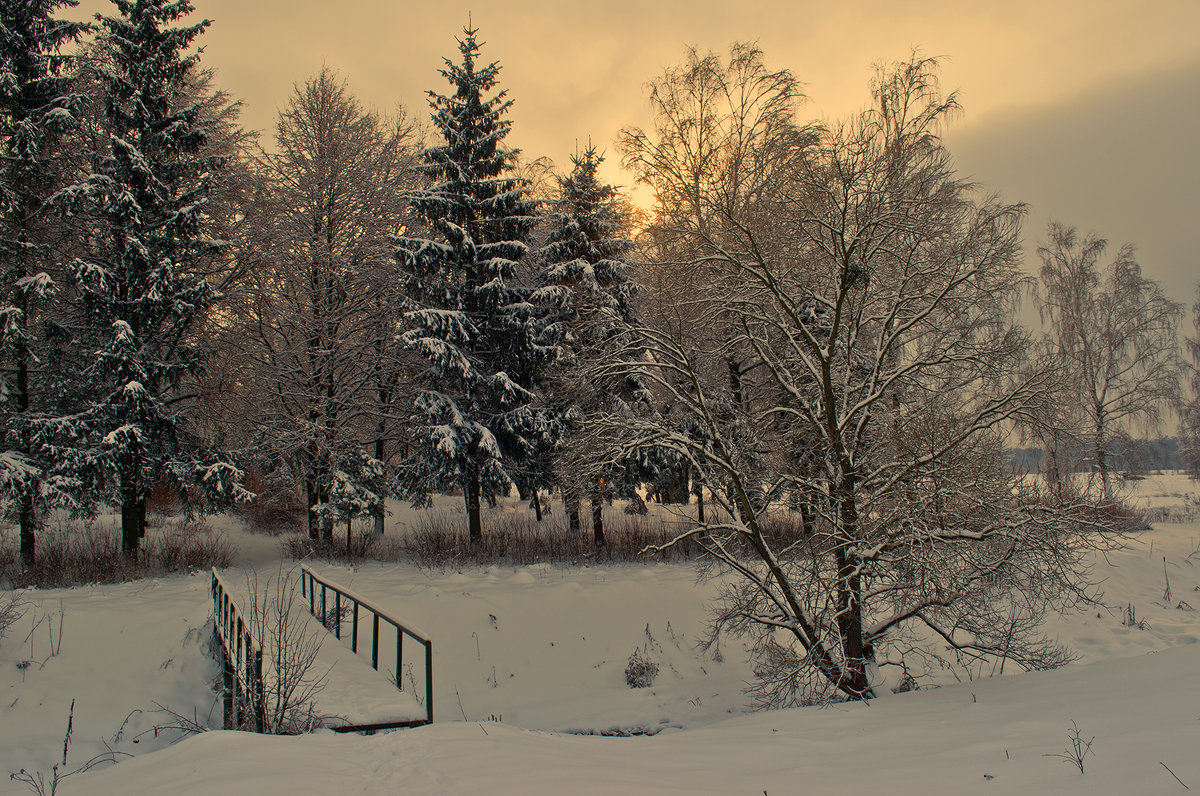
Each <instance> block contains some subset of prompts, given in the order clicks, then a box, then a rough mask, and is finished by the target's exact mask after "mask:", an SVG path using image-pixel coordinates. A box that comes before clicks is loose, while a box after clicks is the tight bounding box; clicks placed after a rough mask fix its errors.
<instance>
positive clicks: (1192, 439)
mask: <svg viewBox="0 0 1200 796" xmlns="http://www.w3.org/2000/svg"><path fill="white" fill-rule="evenodd" d="M1192 325H1193V327H1194V328H1195V332H1196V336H1195V337H1188V338H1185V341H1184V345H1185V346H1186V348H1187V353H1188V357H1187V360H1185V362H1184V373H1185V374H1186V377H1187V381H1188V388H1189V391H1188V393H1187V394H1186V395H1185V394H1184V393H1183V392H1182V391H1181V392H1180V402H1179V431H1180V437H1181V440H1180V443H1181V444H1180V448H1181V453H1182V454H1183V461H1184V464H1185V466H1186V467H1187V469H1188V472H1189V473H1191V475H1192V477H1193V478H1200V283H1197V285H1196V303H1195V304H1193V305H1192Z"/></svg>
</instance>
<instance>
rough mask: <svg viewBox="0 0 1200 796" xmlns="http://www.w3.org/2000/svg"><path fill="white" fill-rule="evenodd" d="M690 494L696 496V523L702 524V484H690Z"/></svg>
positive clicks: (695, 482)
mask: <svg viewBox="0 0 1200 796" xmlns="http://www.w3.org/2000/svg"><path fill="white" fill-rule="evenodd" d="M692 494H693V495H695V496H696V522H698V523H700V524H701V525H703V524H704V484H702V483H701V482H700V481H699V480H697V481H694V482H693V483H692Z"/></svg>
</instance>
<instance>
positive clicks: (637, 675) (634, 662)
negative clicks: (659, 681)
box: [625, 647, 658, 688]
mask: <svg viewBox="0 0 1200 796" xmlns="http://www.w3.org/2000/svg"><path fill="white" fill-rule="evenodd" d="M656 677H658V664H657V663H655V662H654V661H653V660H651V659H650V656H649V653H648V652H644V651H643V650H642V648H641V647H639V648H637V649H635V650H634V651H633V654H632V655H630V656H629V662H628V663H627V664H626V665H625V684H626V685H628V686H629V687H630V688H649V687H650V686H652V685H654V678H656Z"/></svg>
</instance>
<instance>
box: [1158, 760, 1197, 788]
mask: <svg viewBox="0 0 1200 796" xmlns="http://www.w3.org/2000/svg"><path fill="white" fill-rule="evenodd" d="M1158 764H1159V765H1160V766H1162V767H1163V768H1165V769H1166V770H1167V773H1168V774H1170V775H1171V776H1173V777H1175V772H1174V771H1172V770H1171V767H1170V766H1168V765H1167V764H1166V763H1164V762H1163V761H1161V760H1159V761H1158ZM1175 781H1176V782H1178V783H1179V784H1180V785H1183V789H1184V790H1191V788H1189V787H1188V786H1187V785H1186V784H1185V783H1184V781H1183V780H1181V779H1180V778H1179V777H1175Z"/></svg>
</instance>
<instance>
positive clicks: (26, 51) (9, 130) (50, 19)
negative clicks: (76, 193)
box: [0, 0, 87, 567]
mask: <svg viewBox="0 0 1200 796" xmlns="http://www.w3.org/2000/svg"><path fill="white" fill-rule="evenodd" d="M75 5H77V3H76V2H74V0H13V2H5V3H3V4H0V142H2V144H0V147H2V149H0V163H2V165H0V367H2V368H3V370H2V372H0V410H2V412H3V413H2V414H0V422H2V423H3V425H0V490H2V491H3V493H4V494H5V495H6V496H7V497H8V498H9V499H8V500H7V501H6V507H7V509H8V511H9V512H10V513H11V514H12V515H14V517H15V519H16V521H17V524H18V525H19V526H20V534H21V558H22V561H23V562H24V564H25V565H26V566H27V567H28V566H32V565H33V563H34V558H35V548H34V542H35V534H36V529H37V524H38V523H37V513H36V510H37V506H38V503H39V499H40V498H42V497H49V496H51V495H53V493H54V492H55V489H54V487H55V483H54V480H53V479H48V478H47V476H46V461H45V460H44V458H43V457H42V455H41V454H42V451H41V449H40V446H39V444H38V440H37V439H36V438H35V435H34V434H33V433H32V431H31V429H30V428H29V423H28V420H29V415H30V414H31V413H32V412H35V411H36V410H37V409H38V408H39V407H40V406H41V405H42V404H43V402H44V396H43V395H42V393H43V390H41V389H40V387H41V384H40V382H38V372H37V371H38V365H39V357H38V348H39V345H38V343H39V339H38V338H39V336H38V330H37V324H36V322H35V321H36V318H37V314H38V311H39V309H40V308H42V307H44V306H45V304H46V303H47V301H48V300H49V299H50V298H51V297H52V296H53V294H54V293H55V292H56V290H57V285H56V282H55V280H54V278H53V277H52V276H51V274H52V273H54V272H55V270H56V269H55V267H54V262H53V261H54V259H55V254H54V252H53V251H52V249H51V242H52V241H53V239H54V238H55V237H57V231H56V230H55V228H54V222H55V219H54V216H53V214H51V213H48V212H47V210H48V206H47V202H48V200H49V198H50V197H51V196H52V195H53V193H54V191H55V189H56V188H57V187H58V185H57V181H58V180H59V179H60V168H59V166H60V164H59V162H58V161H59V158H58V155H59V154H60V153H59V148H58V144H59V142H60V141H61V139H62V137H63V136H64V135H66V134H68V133H69V132H71V131H72V130H73V129H74V128H75V126H76V125H77V123H78V110H79V107H78V106H79V100H78V97H76V96H75V95H74V94H73V93H72V92H71V89H70V78H69V76H68V72H69V69H70V65H71V61H72V58H71V56H69V55H64V54H62V52H61V48H62V47H63V45H65V44H68V43H70V42H73V41H76V40H78V38H79V37H80V36H81V35H82V33H83V32H84V31H85V30H86V28H87V26H86V25H84V24H82V23H78V22H69V21H65V20H60V19H55V18H54V13H55V11H56V10H57V9H58V8H60V7H62V6H68V7H71V6H75Z"/></svg>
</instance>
